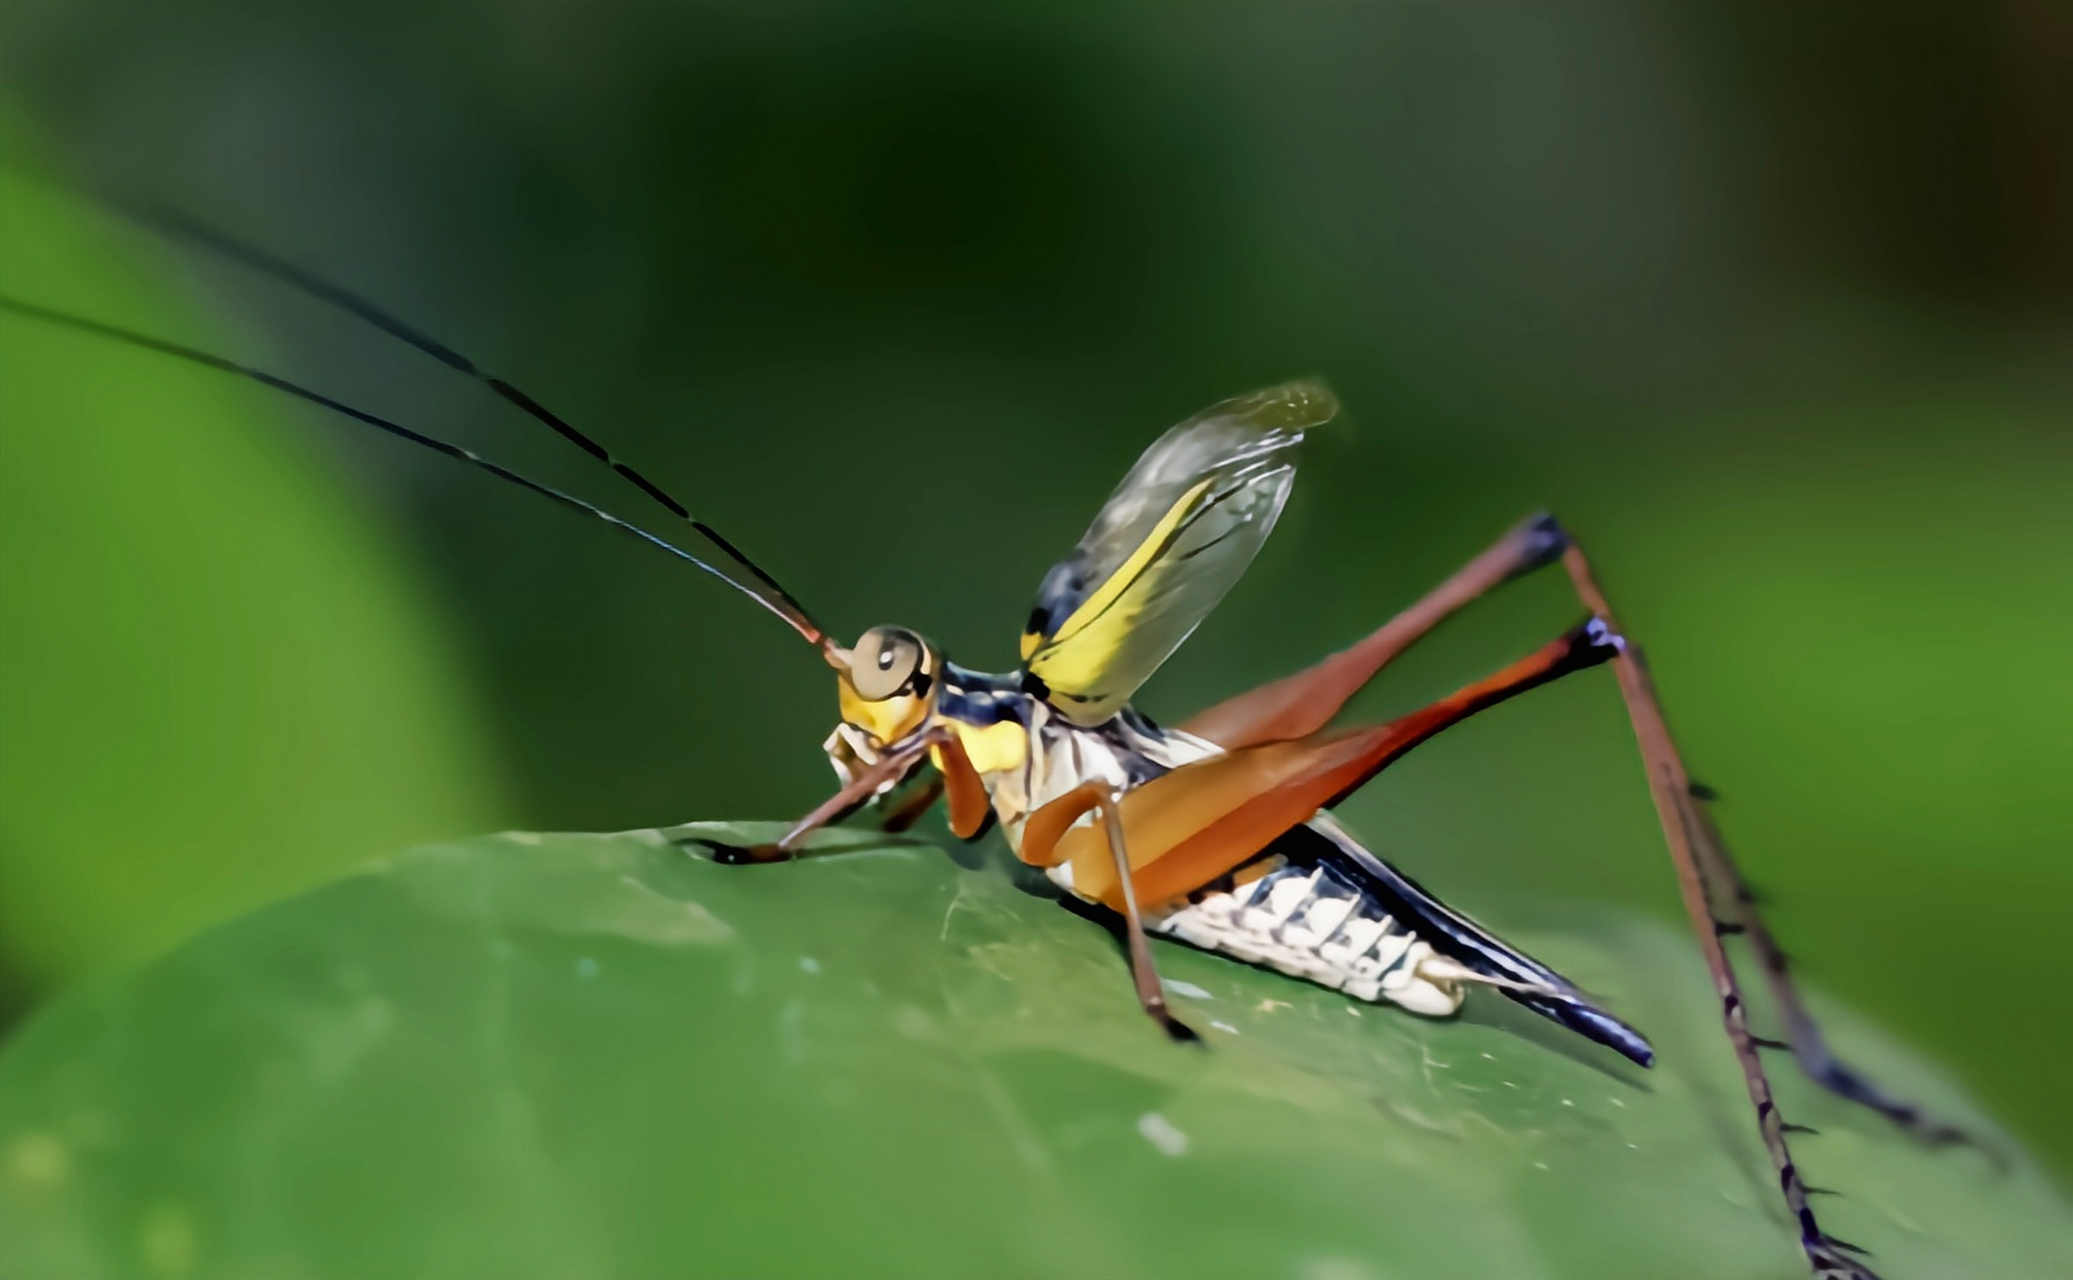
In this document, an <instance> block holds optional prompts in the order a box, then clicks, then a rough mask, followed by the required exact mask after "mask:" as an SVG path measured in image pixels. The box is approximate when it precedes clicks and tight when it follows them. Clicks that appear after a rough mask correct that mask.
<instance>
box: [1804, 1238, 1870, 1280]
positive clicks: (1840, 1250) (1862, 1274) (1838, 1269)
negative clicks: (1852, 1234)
mask: <svg viewBox="0 0 2073 1280" xmlns="http://www.w3.org/2000/svg"><path fill="white" fill-rule="evenodd" d="M1801 1243H1802V1244H1803V1246H1804V1247H1805V1249H1806V1251H1807V1261H1808V1262H1809V1263H1811V1264H1813V1267H1814V1280H1879V1273H1878V1272H1876V1271H1873V1270H1872V1269H1871V1268H1870V1267H1868V1266H1866V1265H1864V1263H1862V1262H1860V1261H1858V1260H1857V1258H1855V1257H1852V1256H1851V1255H1852V1254H1859V1255H1864V1256H1869V1251H1868V1250H1865V1249H1863V1248H1860V1247H1859V1246H1857V1245H1854V1244H1851V1243H1850V1242H1849V1241H1848V1240H1838V1239H1836V1238H1835V1237H1834V1236H1831V1235H1826V1234H1823V1235H1817V1236H1810V1237H1808V1238H1807V1239H1806V1240H1804V1241H1802V1242H1801Z"/></svg>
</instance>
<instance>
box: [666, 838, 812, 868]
mask: <svg viewBox="0 0 2073 1280" xmlns="http://www.w3.org/2000/svg"><path fill="white" fill-rule="evenodd" d="M687 843H690V844H697V845H703V846H705V849H706V851H707V852H708V853H710V854H712V855H713V861H714V862H717V863H719V864H720V865H721V866H723V867H746V866H754V865H757V864H760V863H768V862H789V861H791V859H792V855H791V852H790V851H789V850H786V849H781V848H779V847H778V846H777V845H774V844H755V845H743V844H721V843H720V842H719V841H717V840H691V841H688V842H687Z"/></svg>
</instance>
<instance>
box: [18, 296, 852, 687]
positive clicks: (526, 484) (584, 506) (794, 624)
mask: <svg viewBox="0 0 2073 1280" xmlns="http://www.w3.org/2000/svg"><path fill="white" fill-rule="evenodd" d="M0 311H11V312H13V313H15V314H16V315H20V316H26V317H28V318H29V319H32V320H41V321H44V322H46V323H49V324H55V325H62V326H64V327H66V328H69V329H76V330H78V331H80V332H82V333H90V334H93V335H94V336H96V337H100V338H108V339H111V340H113V341H116V342H121V343H126V344H128V345H130V346H133V347H141V348H143V349H144V350H146V351H155V352H157V353H159V354H160V355H165V356H172V357H173V358H175V359H178V360H185V361H188V362H190V363H192V364H198V365H201V366H203V367H205V368H209V369H215V370H217V371H218V372H220V373H229V374H235V375H237V376H238V377H241V378H249V379H250V380H252V381H253V382H256V383H258V384H260V385H261V386H264V387H272V388H273V389H274V390H276V391H282V392H286V393H287V394H289V395H291V396H294V397H296V398H297V399H299V400H305V401H308V402H309V403H310V404H314V405H318V406H320V407H322V408H325V409H329V410H331V411H332V412H333V413H338V414H343V415H344V416H346V417H348V418H352V419H354V420H355V421H358V422H361V423H364V424H366V425H367V426H370V427H373V428H375V429H376V430H379V431H385V432H387V433H388V434H390V435H392V436H396V437H397V438H399V439H403V440H408V441H410V443H412V444H415V445H422V446H423V447H425V448H427V449H430V450H432V451H433V452H434V453H440V454H444V455H445V456H447V457H449V458H453V459H455V460H456V461H459V462H465V463H468V464H469V465H471V466H474V467H478V468H480V469H481V470H483V471H487V472H488V473H489V474H491V475H493V476H495V477H496V478H497V479H499V480H507V481H509V482H511V483H512V484H515V485H518V486H519V487H520V488H523V489H529V490H531V491H532V492H534V493H537V494H539V495H540V496H542V497H545V498H551V499H553V500H554V501H555V502H558V503H560V504H562V505H563V506H565V507H570V508H573V509H575V510H577V511H581V512H583V513H584V514H586V515H592V516H596V517H597V518H598V519H600V520H602V521H604V522H605V523H606V524H608V525H611V526H612V527H613V528H615V529H618V530H621V531H623V532H625V533H628V534H631V535H632V536H634V537H636V538H639V539H640V540H641V541H642V542H645V543H647V544H648V545H649V546H652V547H657V548H660V549H661V550H663V551H667V552H669V553H670V554H671V555H673V556H675V557H677V558H678V559H680V560H685V561H688V562H690V563H691V564H692V565H695V566H696V567H698V568H700V569H703V570H704V571H705V572H707V573H709V574H711V575H712V576H713V577H715V578H718V579H719V580H720V581H722V582H724V583H726V584H727V585H728V586H730V587H733V588H734V589H735V590H737V591H739V592H741V593H742V594H743V595H745V596H747V597H748V598H749V599H751V600H754V601H755V602H756V603H757V604H759V605H762V606H763V607H764V608H765V609H768V610H769V611H770V612H771V613H773V614H775V615H776V616H777V617H778V618H780V619H782V620H783V621H784V622H785V623H786V624H787V625H789V626H790V627H791V628H792V629H793V630H794V631H797V632H798V633H799V634H800V635H802V636H804V637H805V638H806V640H807V642H808V643H810V644H816V645H823V646H824V647H825V643H826V636H825V633H823V632H822V631H821V629H820V628H819V627H818V626H815V625H814V622H813V620H812V619H811V618H809V617H807V616H806V611H805V610H803V609H801V608H800V607H799V606H798V605H797V604H796V603H795V602H794V601H793V600H792V598H791V597H790V596H787V595H785V594H784V593H783V592H782V591H779V592H777V593H776V594H775V595H774V596H773V595H772V594H770V593H769V592H767V591H765V590H763V589H762V588H760V587H757V586H754V585H751V584H748V583H744V582H742V581H740V580H738V579H736V578H734V577H731V576H730V575H728V574H726V573H724V572H722V571H721V570H719V569H716V568H714V567H713V566H712V565H710V564H707V563H706V562H705V561H704V560H701V559H699V558H698V557H697V556H694V555H692V554H691V553H690V552H688V551H686V550H684V549H683V548H682V547H679V546H677V545H676V544H675V543H672V542H667V541H664V540H663V539H661V538H658V537H656V536H655V535H654V534H652V533H649V532H648V531H647V530H646V529H643V528H641V527H640V526H639V525H637V524H634V523H632V522H631V521H627V520H622V519H620V518H619V517H618V516H615V515H613V514H612V513H611V512H609V511H607V510H605V509H604V508H603V507H600V506H597V505H596V504H594V503H590V502H585V501H584V500H583V499H581V498H579V497H577V496H575V495H574V494H572V493H564V492H563V491H562V490H560V489H557V488H554V487H553V486H552V485H545V484H541V483H540V482H539V481H537V480H532V479H528V478H527V477H525V476H522V475H520V474H518V473H517V472H516V471H513V470H511V469H510V468H509V467H506V466H503V465H502V464H500V463H496V462H492V461H490V460H489V459H488V458H485V457H483V456H482V455H481V454H479V453H476V452H475V451H474V450H472V449H464V448H462V447H461V446H460V445H457V444H451V443H448V442H447V441H445V440H440V439H437V438H435V437H432V436H428V435H425V434H424V433H423V432H420V431H413V430H411V429H410V428H409V427H406V426H404V425H403V424H402V423H400V422H393V421H391V420H390V419H388V418H384V417H382V416H380V415H379V414H373V413H369V412H367V411H366V410H364V409H356V408H354V407H353V406H351V405H349V404H346V403H344V402H343V401H340V400H334V399H332V398H331V397H330V396H327V395H324V394H323V393H322V392H318V391H312V390H310V389H309V388H308V387H304V386H301V385H299V384H297V383H293V382H290V381H288V380H287V379H286V378H281V377H277V376H275V375H274V374H271V373H268V372H267V371H266V370H264V369H254V368H252V367H251V366H250V365H243V364H239V363H237V362H236V361H235V360H226V359H224V358H223V357H222V356H218V355H211V354H210V353H209V352H206V351H197V350H195V349H194V348H193V347H184V346H181V345H180V344H179V343H176V342H167V341H165V340H164V339H162V338H154V337H151V336H149V335H148V334H142V333H137V332H135V331H133V330H129V329H122V328H118V327H116V326H115V325H111V324H103V323H102V322H100V321H98V320H89V319H87V318H86V317H84V316H76V315H72V314H70V313H68V312H64V311H56V310H53V309H51V308H49V307H41V306H37V305H36V304H35V303H31V302H23V301H21V300H19V299H16V298H11V297H8V296H7V295H5V294H0Z"/></svg>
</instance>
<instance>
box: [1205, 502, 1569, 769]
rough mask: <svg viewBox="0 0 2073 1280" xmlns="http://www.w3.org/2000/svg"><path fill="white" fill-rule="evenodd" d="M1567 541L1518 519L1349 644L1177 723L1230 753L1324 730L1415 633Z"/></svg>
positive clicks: (1539, 520) (1555, 529) (1542, 523)
mask: <svg viewBox="0 0 2073 1280" xmlns="http://www.w3.org/2000/svg"><path fill="white" fill-rule="evenodd" d="M1566 545H1568V544H1567V543H1566V542H1565V540H1564V538H1563V535H1562V528H1561V526H1560V525H1558V524H1556V523H1555V521H1554V518H1553V517H1551V516H1546V515H1539V516H1532V517H1530V518H1528V519H1526V520H1523V521H1521V522H1520V523H1519V524H1518V525H1516V526H1514V527H1513V528H1512V530H1511V531H1510V532H1509V533H1507V534H1505V535H1504V536H1503V537H1502V538H1499V539H1498V540H1497V541H1496V542H1495V543H1494V544H1492V545H1491V547H1490V548H1489V549H1488V550H1487V551H1485V552H1483V553H1482V554H1481V555H1479V556H1477V557H1476V558H1475V559H1473V560H1471V561H1469V562H1468V563H1467V564H1465V565H1463V566H1461V568H1460V569H1458V570H1456V571H1455V572H1454V574H1453V576H1452V577H1450V578H1448V579H1447V580H1446V581H1445V582H1442V583H1441V584H1440V585H1439V586H1437V587H1434V588H1433V589H1432V590H1431V591H1429V592H1427V593H1426V595H1425V598H1424V599H1422V600H1420V601H1418V602H1417V603H1416V604H1414V605H1412V606H1411V607H1410V608H1408V609H1406V610H1404V611H1403V612H1402V613H1400V614H1398V615H1396V616H1395V617H1394V618H1391V619H1390V620H1389V621H1388V622H1385V623H1383V624H1382V626H1381V627H1379V628H1377V629H1376V630H1375V631H1374V632H1373V633H1372V634H1370V635H1369V636H1368V637H1367V638H1366V639H1364V640H1362V641H1361V642H1360V643H1358V644H1356V645H1354V646H1353V647H1352V648H1349V649H1344V650H1341V651H1340V652H1338V653H1335V654H1333V655H1332V656H1330V657H1329V658H1326V659H1324V660H1323V661H1322V662H1319V663H1317V664H1316V665H1314V666H1311V667H1307V668H1305V669H1304V670H1302V671H1298V672H1296V673H1295V674H1294V675H1291V676H1284V677H1283V678H1281V679H1279V680H1276V681H1274V682H1273V683H1271V684H1263V685H1261V686H1260V687H1259V688H1257V689H1251V690H1248V691H1246V692H1245V693H1241V694H1239V695H1238V696H1237V697H1235V698H1231V699H1228V700H1227V701H1224V702H1220V703H1218V704H1217V705H1216V706H1213V707H1211V708H1209V709H1208V710H1207V711H1203V712H1200V713H1198V714H1197V715H1195V716H1193V717H1191V718H1190V719H1189V720H1188V721H1187V722H1186V723H1185V724H1183V725H1181V726H1180V727H1181V728H1182V729H1183V730H1185V731H1186V732H1188V733H1192V734H1195V735H1196V736H1197V737H1202V738H1207V739H1209V740H1210V741H1211V742H1214V743H1216V744H1217V745H1218V746H1220V747H1223V748H1224V749H1225V750H1227V751H1236V750H1238V749H1239V748H1240V747H1249V746H1255V745H1257V744H1259V743H1262V742H1285V741H1288V740H1290V739H1292V738H1302V737H1307V736H1309V735H1310V734H1313V733H1316V732H1317V731H1318V730H1319V729H1322V728H1324V726H1325V725H1326V724H1328V723H1329V722H1330V721H1331V718H1332V717H1333V716H1335V715H1337V714H1338V713H1339V708H1341V707H1343V706H1345V705H1346V700H1347V699H1348V698H1351V697H1352V696H1353V695H1354V694H1355V693H1358V692H1359V691H1360V689H1361V687H1362V686H1363V685H1365V684H1367V682H1368V681H1369V680H1372V679H1373V678H1374V676H1375V673H1376V672H1378V671H1380V670H1381V669H1382V668H1383V667H1385V666H1387V665H1388V664H1389V663H1390V662H1392V661H1394V660H1395V659H1396V657H1397V656H1398V655H1399V654H1401V653H1403V651H1404V650H1406V649H1408V648H1410V647H1411V645H1412V644H1414V643H1415V642H1416V641H1417V640H1418V639H1419V638H1420V637H1422V636H1424V635H1425V634H1427V633H1428V632H1430V631H1431V630H1432V629H1433V628H1434V627H1437V626H1438V625H1439V624H1440V623H1442V622H1444V621H1445V620H1446V619H1448V618H1449V617H1452V616H1453V615H1454V613H1455V612H1457V611H1458V610H1460V609H1461V608H1462V607H1463V606H1464V605H1467V604H1469V603H1470V602H1471V601H1473V600H1475V599H1476V598H1477V597H1479V596H1481V595H1483V594H1484V593H1485V592H1487V591H1489V590H1490V589H1491V588H1492V587H1495V586H1497V585H1499V584H1500V583H1504V582H1509V581H1510V580H1511V579H1513V578H1516V577H1519V576H1520V575H1522V574H1526V573H1531V572H1532V571H1533V570H1535V569H1538V568H1540V567H1541V566H1543V565H1549V564H1553V563H1554V562H1555V560H1556V558H1557V557H1559V556H1560V555H1561V554H1562V549H1563V547H1565V546H1566Z"/></svg>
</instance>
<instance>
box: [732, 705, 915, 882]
mask: <svg viewBox="0 0 2073 1280" xmlns="http://www.w3.org/2000/svg"><path fill="white" fill-rule="evenodd" d="M947 736H949V735H948V731H947V730H945V729H942V728H940V727H932V728H929V729H925V730H923V731H922V732H920V733H917V734H915V735H914V736H913V737H911V738H908V739H906V740H905V741H903V742H897V743H894V744H893V745H892V746H891V747H889V748H887V749H886V753H885V754H884V755H882V756H880V757H879V758H878V763H876V764H872V765H867V766H865V767H864V768H862V769H859V770H858V771H857V774H856V776H855V777H853V778H851V779H850V780H849V781H848V782H846V783H844V784H843V786H842V789H841V790H840V791H837V792H836V793H835V794H834V795H832V796H829V797H828V798H827V799H826V800H824V801H822V802H821V804H820V807H819V808H817V809H815V810H814V811H813V812H812V813H809V814H807V815H806V816H805V817H803V818H801V819H799V821H797V822H795V823H793V824H792V829H791V830H789V831H787V832H785V833H784V834H783V835H782V836H779V837H778V839H777V841H776V843H774V844H765V845H756V846H754V847H752V848H722V849H717V850H716V851H715V856H716V857H717V858H718V859H719V861H721V862H726V863H744V862H784V861H787V860H789V859H790V858H792V857H793V856H794V855H795V854H796V853H797V851H798V847H799V842H800V841H802V840H804V839H806V837H808V836H810V835H812V834H813V833H814V832H816V831H818V830H820V829H821V828H822V827H825V826H827V825H828V824H829V823H831V822H839V821H841V820H842V819H843V818H845V817H847V816H849V815H850V814H852V813H854V812H856V811H857V810H858V809H859V808H862V807H863V805H864V804H865V803H866V802H867V801H869V800H870V799H871V797H872V796H874V795H876V794H877V793H878V788H880V787H882V786H884V785H885V784H886V783H888V782H890V781H892V780H893V779H895V778H898V777H900V776H902V775H903V774H905V773H906V772H907V771H908V770H909V769H912V768H913V767H914V766H915V764H916V763H917V762H918V761H919V760H920V758H921V757H922V756H924V755H926V754H927V753H928V749H929V748H930V747H933V746H936V745H938V744H939V743H941V742H942V741H943V740H944V739H945V738H946V737H947Z"/></svg>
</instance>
